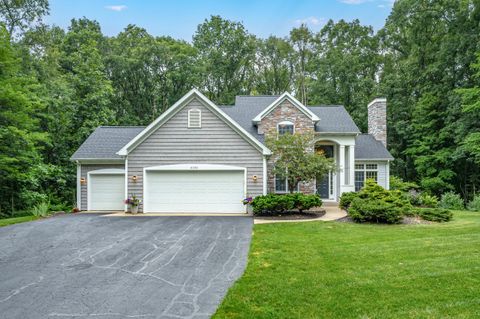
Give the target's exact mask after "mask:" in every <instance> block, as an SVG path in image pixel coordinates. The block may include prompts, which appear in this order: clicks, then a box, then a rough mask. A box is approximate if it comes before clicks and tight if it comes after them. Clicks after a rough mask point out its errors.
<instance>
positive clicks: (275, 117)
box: [258, 99, 315, 194]
mask: <svg viewBox="0 0 480 319" xmlns="http://www.w3.org/2000/svg"><path fill="white" fill-rule="evenodd" d="M283 121H290V122H292V123H293V124H294V131H295V133H296V134H304V133H314V132H315V126H314V125H315V123H314V122H313V121H312V120H311V119H310V118H309V117H308V116H306V115H305V114H304V113H303V112H302V111H300V110H299V109H298V108H297V107H296V106H295V105H293V104H292V103H291V102H290V101H289V100H288V99H286V100H284V101H283V102H281V103H280V104H279V105H278V106H277V107H275V108H274V109H273V110H272V111H271V112H270V113H269V114H267V115H266V116H265V117H264V118H263V119H262V121H261V122H260V123H258V132H259V134H265V137H267V136H269V135H270V134H277V125H278V123H280V122H283ZM311 151H312V152H313V146H312V149H311ZM267 171H268V173H267V174H268V184H267V185H268V186H267V191H268V192H269V193H273V192H275V176H274V174H273V173H272V171H273V158H269V160H268V161H267ZM300 191H301V192H303V193H306V194H312V193H314V192H315V182H311V183H300Z"/></svg>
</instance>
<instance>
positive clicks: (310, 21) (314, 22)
mask: <svg viewBox="0 0 480 319" xmlns="http://www.w3.org/2000/svg"><path fill="white" fill-rule="evenodd" d="M326 21H327V20H326V19H325V18H317V17H308V18H304V19H297V20H295V24H308V25H312V26H314V25H323V24H325V22H326Z"/></svg>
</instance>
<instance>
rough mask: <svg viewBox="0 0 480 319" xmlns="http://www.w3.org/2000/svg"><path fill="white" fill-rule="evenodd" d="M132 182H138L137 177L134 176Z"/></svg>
mask: <svg viewBox="0 0 480 319" xmlns="http://www.w3.org/2000/svg"><path fill="white" fill-rule="evenodd" d="M132 181H133V182H134V183H136V182H137V175H133V176H132Z"/></svg>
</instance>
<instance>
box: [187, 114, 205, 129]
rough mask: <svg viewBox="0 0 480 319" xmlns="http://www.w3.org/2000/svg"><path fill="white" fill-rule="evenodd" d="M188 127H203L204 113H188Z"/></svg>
mask: <svg viewBox="0 0 480 319" xmlns="http://www.w3.org/2000/svg"><path fill="white" fill-rule="evenodd" d="M188 127H189V128H201V127H202V111H200V110H189V111H188Z"/></svg>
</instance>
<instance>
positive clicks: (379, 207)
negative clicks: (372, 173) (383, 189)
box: [348, 198, 403, 224]
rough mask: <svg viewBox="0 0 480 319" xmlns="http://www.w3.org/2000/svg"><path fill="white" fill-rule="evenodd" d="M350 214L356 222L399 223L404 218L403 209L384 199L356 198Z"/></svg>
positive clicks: (350, 208) (349, 211)
mask: <svg viewBox="0 0 480 319" xmlns="http://www.w3.org/2000/svg"><path fill="white" fill-rule="evenodd" d="M348 215H349V216H350V217H351V218H352V219H353V220H354V221H356V222H359V223H364V222H369V223H384V224H398V223H400V222H401V220H402V216H403V213H402V209H401V208H400V207H397V206H396V205H395V204H393V203H388V202H386V201H384V200H382V199H369V198H355V199H354V200H353V201H352V203H351V205H350V207H349V209H348Z"/></svg>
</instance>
